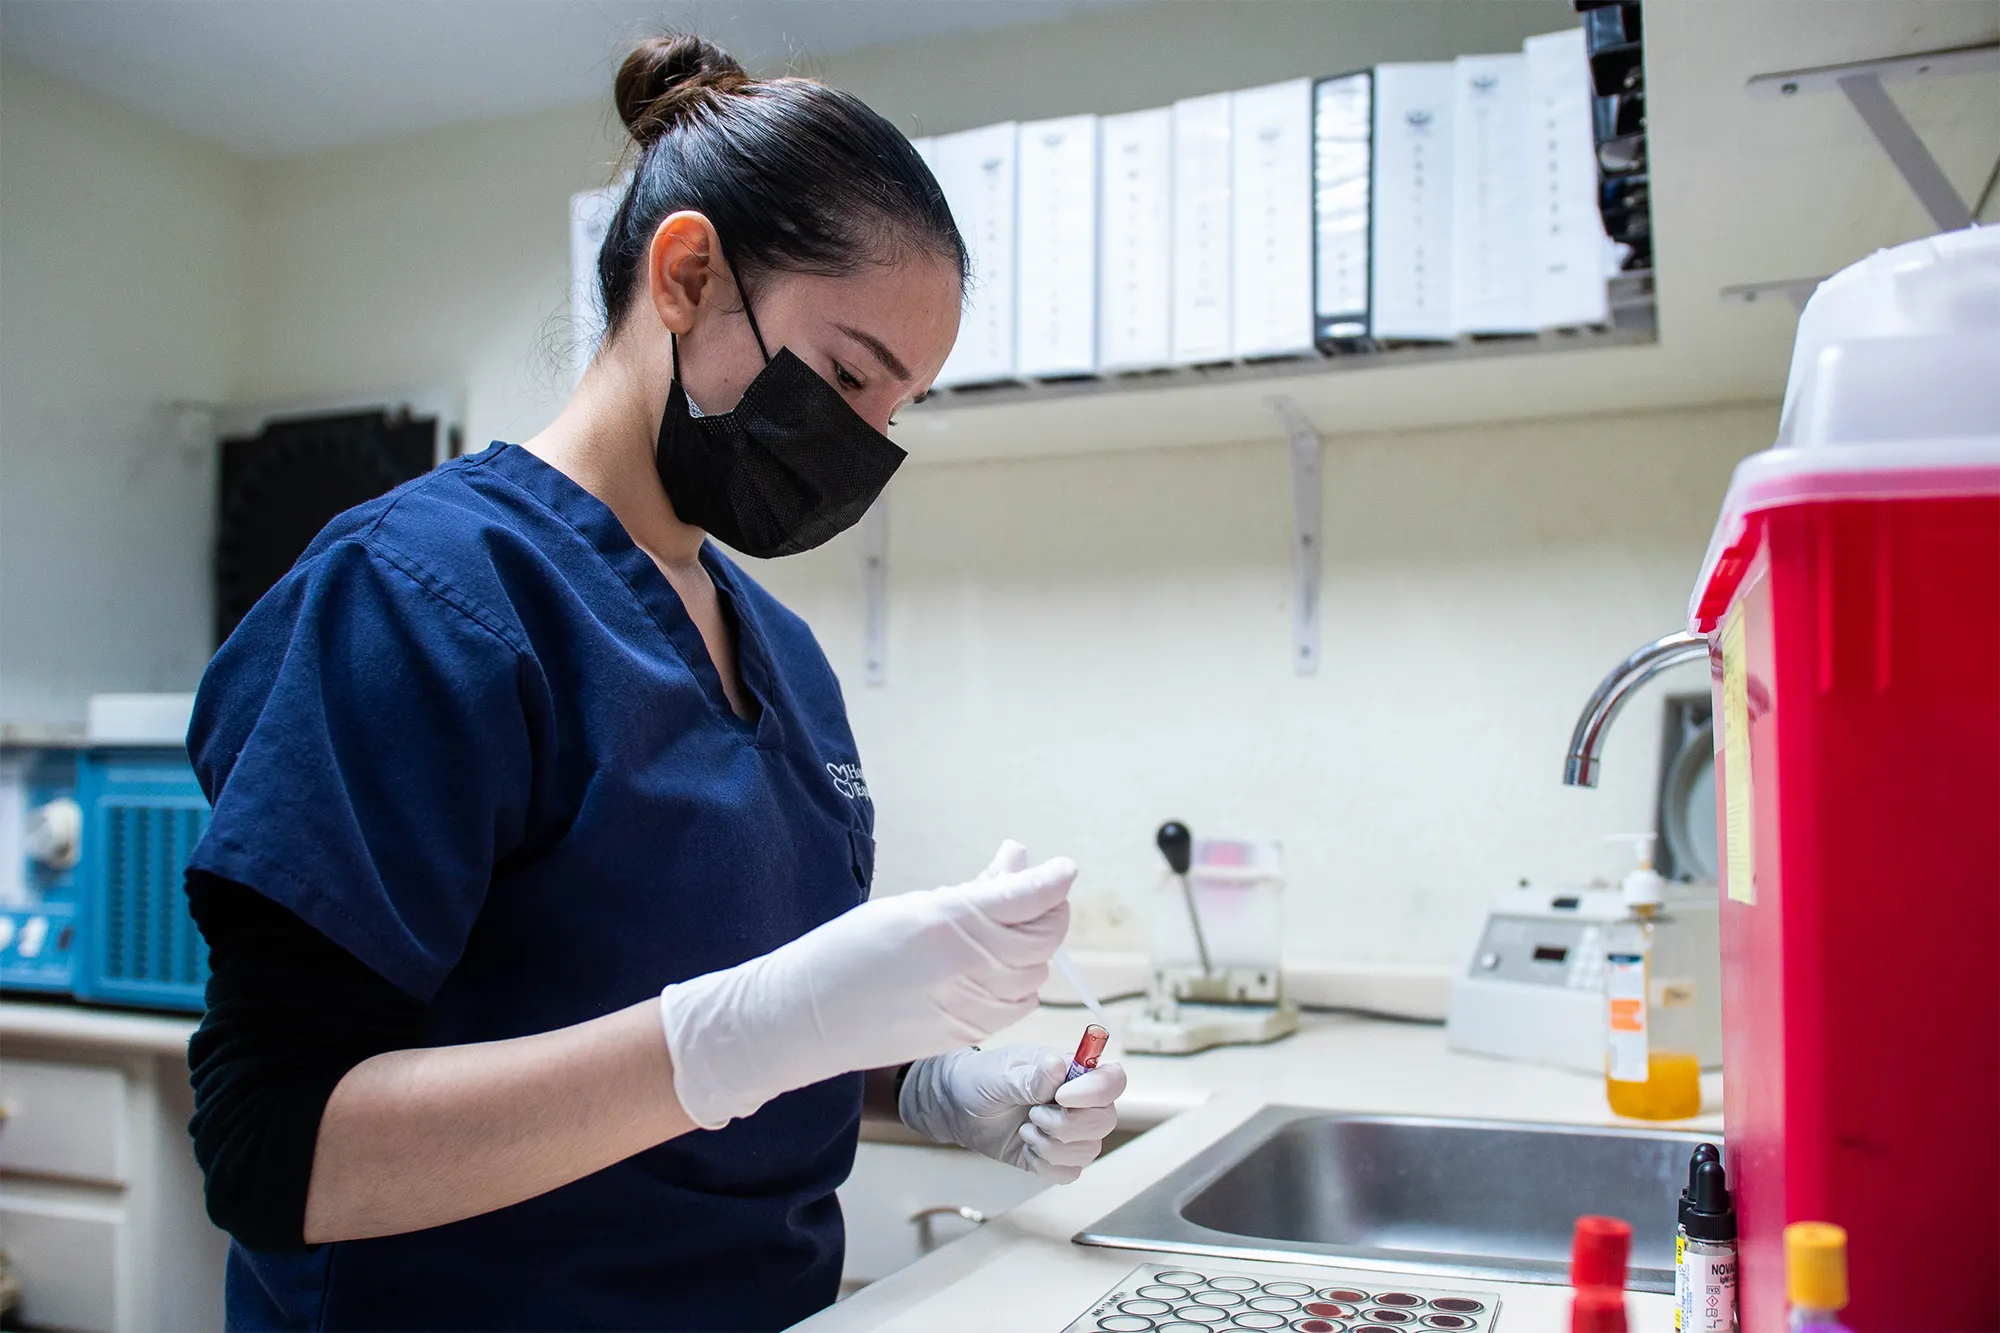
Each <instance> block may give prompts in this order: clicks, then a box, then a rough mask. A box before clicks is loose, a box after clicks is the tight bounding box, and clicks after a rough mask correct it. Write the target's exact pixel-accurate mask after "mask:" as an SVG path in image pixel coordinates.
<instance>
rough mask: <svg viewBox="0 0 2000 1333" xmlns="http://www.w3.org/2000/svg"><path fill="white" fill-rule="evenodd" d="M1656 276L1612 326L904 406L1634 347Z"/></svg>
mask: <svg viewBox="0 0 2000 1333" xmlns="http://www.w3.org/2000/svg"><path fill="white" fill-rule="evenodd" d="M1652 278H1653V275H1652V273H1651V272H1650V271H1647V272H1643V273H1625V274H1620V275H1619V278H1618V281H1617V283H1615V284H1614V287H1613V305H1612V320H1613V323H1612V324H1611V325H1610V326H1609V327H1605V328H1589V329H1549V330H1545V331H1544V332H1542V333H1539V334H1510V335H1506V336H1495V337H1479V338H1460V339H1458V340H1457V341H1455V342H1421V343H1420V342H1407V343H1392V344H1387V345H1378V346H1372V347H1368V348H1365V349H1357V350H1355V351H1340V352H1317V353H1313V354H1310V355H1306V356H1293V357H1276V358H1272V359H1269V360H1259V361H1228V362H1221V363H1218V364H1214V365H1199V366H1169V367H1165V368H1162V369H1159V370H1142V371H1132V372H1129V373H1124V374H1118V375H1092V376H1086V377H1082V378H1077V379H1060V380H1009V381H1006V382H1004V383H1000V384H980V385H966V386H961V387H958V388H951V389H938V390H935V391H934V392H933V393H932V394H931V395H930V397H929V398H927V399H926V400H925V401H924V402H923V404H921V405H920V406H917V407H913V408H910V409H907V410H908V412H909V414H910V415H911V417H912V418H915V417H918V416H919V415H921V414H924V413H929V412H936V411H940V410H947V409H955V408H961V407H991V406H1002V405H1006V404H1010V403H1023V402H1045V401H1047V400H1049V399H1054V398H1073V397H1077V396H1079V395H1088V394H1104V393H1112V394H1119V393H1141V392H1145V391H1147V390H1157V389H1179V388H1190V387H1195V386H1200V385H1215V384H1261V383H1263V382H1265V381H1267V380H1278V379H1287V378H1290V377H1292V376H1296V375H1324V374H1328V373H1332V372H1338V371H1353V370H1370V369H1375V368H1379V367H1382V366H1411V365H1425V364H1430V363H1435V362H1445V361H1467V360H1473V359H1476V358H1481V357H1493V356H1521V355H1533V354H1535V353H1538V352H1573V351H1577V350H1580V349H1583V348H1589V347H1629V346H1633V345H1635V344H1640V343H1650V342H1655V341H1657V340H1658V337H1659V332H1658V327H1657V323H1656V321H1655V319H1654V311H1653V296H1652ZM1620 289H1622V291H1623V294H1622V296H1621V294H1620Z"/></svg>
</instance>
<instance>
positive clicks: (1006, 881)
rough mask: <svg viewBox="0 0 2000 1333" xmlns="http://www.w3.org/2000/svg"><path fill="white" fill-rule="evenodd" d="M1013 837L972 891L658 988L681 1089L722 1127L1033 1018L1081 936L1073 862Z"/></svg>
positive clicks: (872, 905)
mask: <svg viewBox="0 0 2000 1333" xmlns="http://www.w3.org/2000/svg"><path fill="white" fill-rule="evenodd" d="M1026 861H1027V853H1026V851H1025V850H1024V849H1023V848H1022V847H1021V846H1020V844H1018V843H1014V842H1005V843H1002V844H1001V845H1000V850H999V852H998V853H996V854H995V856H994V858H993V864H992V865H991V866H989V867H988V868H987V870H986V873H985V874H983V875H981V876H980V878H979V879H977V880H974V881H973V882H972V883H970V884H961V885H958V886H956V887H955V888H948V889H929V890H925V891H922V892H917V893H903V894H897V895H895V896H894V897H889V898H873V899H870V900H869V901H868V902H865V903H863V904H861V905H860V906H859V907H857V908H855V909H854V910H853V911H850V912H846V913H844V914H842V915H841V916H838V917H835V918H834V919H833V920H831V921H829V922H827V923H826V924H825V925H823V926H821V927H819V928H818V929H817V930H813V931H810V932H808V933H807V934H804V935H801V936H800V937H799V938H798V939H795V940H793V941H792V942H791V943H790V944H787V945H785V946H783V947H782V948H779V949H777V950H774V951H773V952H771V953H768V954H765V955H764V956H763V957H761V958H753V959H751V960H750V961H749V962H747V963H743V964H741V965H739V966H737V967H732V968H728V969H726V970H724V971H721V972H711V973H709V974H708V975H707V976H701V977H696V978H694V979H693V980H691V981H683V982H680V983H678V984H676V985H672V986H669V987H667V988H666V990H664V991H662V992H661V993H660V1018H661V1022H662V1024H663V1025H664V1026H665V1028H666V1034H667V1050H668V1051H669V1052H670V1053H671V1054H672V1056H673V1062H674V1091H675V1092H676V1093H677V1094H678V1095H679V1097H680V1102H681V1107H682V1109H683V1110H685V1111H686V1112H687V1113H688V1116H689V1117H690V1118H691V1119H692V1120H693V1121H694V1122H695V1123H696V1124H697V1125H700V1126H701V1127H702V1128H703V1129H720V1128H721V1127H722V1126H723V1125H725V1124H727V1123H728V1122H729V1121H731V1120H733V1119H736V1118H737V1117H739V1116H746V1115H749V1114H750V1113H751V1112H752V1111H754V1110H756V1109H757V1108H758V1107H760V1106H762V1105H763V1104H764V1103H765V1102H767V1101H769V1100H770V1099H771V1098H773V1097H775V1096H777V1095H778V1094H779V1093H781V1092H789V1091H791V1090H792V1089H793V1088H803V1087H805V1086H806V1085H807V1084H810V1083H818V1082H820V1081H821V1080H822V1079H828V1078H832V1077H834V1076H835V1075H836V1074H845V1073H849V1072H851V1071H853V1070H856V1069H881V1068H885V1067H888V1066H892V1065H900V1064H903V1063H905V1062H906V1061H911V1060H920V1059H922V1058H923V1057H925V1056H927V1055H935V1054H937V1053H939V1052H940V1051H946V1050H950V1049H951V1048H952V1047H954V1046H963V1045H964V1044H966V1043H967V1042H973V1041H978V1040H980V1039H981V1038H983V1037H985V1036H987V1035H988V1034H990V1033H992V1032H994V1031H997V1030H998V1029H1000V1028H1003V1027H1005V1026H1007V1024H1009V1023H1012V1022H1013V1021H1015V1020H1016V1019H1018V1018H1020V1017H1022V1016H1023V1015H1024V1014H1027V1013H1028V1012H1029V1011H1030V1010H1032V1009H1034V1007H1035V1004H1036V998H1035V993H1036V991H1038V990H1039V989H1040V988H1041V985H1042V982H1043V981H1044V980H1045V979H1046V978H1047V977H1048V973H1049V966H1048V962H1049V957H1050V955H1051V954H1053V953H1054V952H1055V950H1056V946H1057V945H1058V944H1061V943H1062V940H1063V935H1064V934H1065V933H1066V932H1067V931H1068V930H1069V901H1068V899H1069V887H1070V884H1071V882H1072V881H1074V880H1075V879H1076V865H1075V863H1074V862H1072V861H1070V860H1068V859H1067V858H1065V857H1058V858H1056V859H1055V860H1053V861H1046V862H1044V863H1042V864H1041V865H1039V866H1036V867H1035V868H1034V869H1032V870H1026V869H1022V866H1023V865H1024V864H1025V863H1026Z"/></svg>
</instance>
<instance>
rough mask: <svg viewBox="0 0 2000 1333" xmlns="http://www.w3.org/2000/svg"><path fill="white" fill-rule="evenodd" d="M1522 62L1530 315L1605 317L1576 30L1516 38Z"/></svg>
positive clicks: (1583, 65)
mask: <svg viewBox="0 0 2000 1333" xmlns="http://www.w3.org/2000/svg"><path fill="white" fill-rule="evenodd" d="M1521 51H1522V53H1523V54H1524V55H1525V56H1526V57H1527V62H1528V223H1529V253H1530V258H1531V260H1532V263H1531V268H1532V271H1533V287H1534V311H1535V315H1534V320H1535V324H1536V326H1537V327H1540V328H1545V329H1550V328H1572V327H1576V326H1579V325H1587V324H1602V323H1604V322H1605V321H1606V320H1607V319H1609V318H1610V309H1609V307H1608V305H1607V304H1606V299H1605V283H1604V268H1605V259H1604V252H1605V248H1606V246H1607V245H1609V241H1608V240H1607V239H1606V238H1605V235H1604V219H1603V217H1602V216H1601V215H1599V213H1598V211H1597V154H1596V144H1595V140H1594V138H1593V133H1592V130H1591V120H1590V117H1591V96H1590V56H1589V53H1588V52H1587V51H1586V50H1585V48H1584V44H1583V29H1582V28H1571V29H1569V30H1567V31H1565V32H1551V33H1544V34H1543V35H1541V36H1539V37H1530V38H1528V40H1527V41H1525V42H1523V43H1521Z"/></svg>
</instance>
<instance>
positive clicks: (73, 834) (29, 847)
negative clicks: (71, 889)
mask: <svg viewBox="0 0 2000 1333" xmlns="http://www.w3.org/2000/svg"><path fill="white" fill-rule="evenodd" d="M22 845H23V850H25V851H26V852H27V854H28V859H29V860H31V861H33V862H34V863H35V864H36V865H39V866H42V867H43V868H45V869H48V870H53V871H58V872H60V871H64V870H68V869H70V868H71V867H72V866H74V865H75V864H76V863H77V860H78V858H79V857H81V856H82V855H83V807H82V806H80V805H78V804H77V803H76V802H75V801H73V800H71V799H70V798H69V797H67V796H58V797H57V798H56V799H55V800H53V801H49V802H47V803H46V804H43V805H38V806H36V807H35V808H34V809H32V810H30V811H29V812H28V820H27V828H26V829H25V830H24V835H23V837H22Z"/></svg>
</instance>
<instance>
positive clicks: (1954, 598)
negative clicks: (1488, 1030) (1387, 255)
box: [1689, 227, 2000, 1330]
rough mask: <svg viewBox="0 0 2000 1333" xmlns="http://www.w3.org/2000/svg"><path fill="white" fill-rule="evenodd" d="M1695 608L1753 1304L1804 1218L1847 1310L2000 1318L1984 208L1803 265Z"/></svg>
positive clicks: (1996, 689)
mask: <svg viewBox="0 0 2000 1333" xmlns="http://www.w3.org/2000/svg"><path fill="white" fill-rule="evenodd" d="M1689 628H1690V629H1692V630H1693V631H1694V632H1696V633H1699V634H1703V635H1705V636H1706V637H1707V639H1708V641H1709V647H1710V660H1711V664H1712V667H1713V675H1714V692H1715V717H1716V718H1717V720H1718V722H1719V725H1718V727H1717V742H1716V749H1717V753H1716V777H1717V788H1718V797H1717V807H1718V808H1717V822H1718V825H1719V826H1720V828H1721V831H1722V832H1721V843H1722V846H1721V853H1722V861H1723V869H1724V876H1723V878H1724V886H1723V899H1722V918H1721V929H1722V975H1723V996H1722V1000H1723V1069H1724V1098H1725V1105H1724V1123H1725V1124H1726V1126H1727V1153H1728V1159H1729V1172H1730V1179H1731V1183H1732V1185H1734V1186H1735V1188H1736V1191H1737V1202H1738V1210H1739V1212H1738V1216H1739V1221H1740V1226H1741V1244H1742V1250H1741V1279H1740V1281H1741V1286H1740V1291H1741V1302H1742V1304H1741V1310H1742V1326H1743V1327H1744V1328H1746V1329H1760V1330H1761V1329H1781V1328H1783V1327H1784V1326H1785V1255H1784V1228H1785V1224H1786V1223H1788V1222H1791V1221H1796V1220H1800V1219H1815V1220H1822V1221H1830V1222H1836V1223H1839V1224H1840V1225H1842V1226H1844V1227H1846V1228H1847V1230H1848V1234H1849V1236H1850V1248H1849V1255H1850V1279H1851V1285H1852V1303H1851V1304H1850V1305H1849V1306H1848V1309H1847V1312H1846V1320H1847V1322H1848V1323H1849V1324H1850V1325H1851V1326H1853V1327H1854V1328H1855V1329H1857V1330H1890V1329H1907V1328H1910V1327H1914V1326H1918V1325H1921V1326H1922V1327H1925V1328H1951V1329H1994V1328H2000V1278H1996V1273H2000V1259H1996V1256H2000V1202H1996V1201H2000V227H1989V228H1973V229H1970V230H1967V231H1961V232H1953V233H1948V234H1946V235H1941V236H1934V237H1932V238H1930V239H1928V240H1924V241H1918V242H1915V243H1913V244H1910V245H1904V246H1899V247H1897V248H1896V249H1893V250H1885V251H1882V252H1880V253H1878V254H1875V255H1873V256H1871V257H1870V258H1868V259H1866V260H1864V261H1862V262H1861V263H1859V264H1856V265H1854V266H1853V267H1851V268H1848V269H1846V270H1843V271H1842V272H1840V273H1838V274H1836V275H1835V276H1834V277H1832V278H1830V279H1828V280H1827V281H1826V282H1825V283H1823V284H1822V285H1821V286H1820V288H1819V291H1818V293H1817V294H1816V295H1815V296H1814V297H1813V299H1812V302H1811V304H1809V305H1808V306H1807V307H1806V310H1805V313H1804V315H1803V316H1802V317H1801V318H1800V320H1799V330H1798V341H1797V346H1796V348H1795V351H1794V354H1793V358H1792V367H1791V375H1790V378H1789V381H1788V382H1787V384H1786V388H1785V406H1784V415H1783V418H1782V422H1781V425H1780V427H1779V435H1778V441H1777V445H1776V447H1774V448H1772V449H1769V450H1766V451H1765V452H1763V453H1760V454H1756V455H1753V456H1752V457H1750V458H1748V459H1746V460H1745V461H1744V462H1743V463H1742V465H1741V466H1739V467H1738V468H1737V470H1736V474H1735V476H1734V478H1733V479H1732V481H1731V483H1730V487H1729V493H1728V498H1727V499H1726V500H1725V501H1724V504H1723V511H1722V517H1721V521H1720V523H1719V525H1718V526H1717V528H1716V532H1715V537H1714V540H1713V541H1712V542H1711V543H1710V546H1709V551H1708V556H1707V560H1706V562H1705V564H1704V568H1703V571H1702V576H1701V580H1700V583H1699V584H1698V586H1697V587H1696V589H1695V595H1694V600H1693V603H1692V606H1691V607H1690V625H1689Z"/></svg>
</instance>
